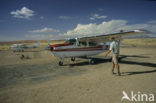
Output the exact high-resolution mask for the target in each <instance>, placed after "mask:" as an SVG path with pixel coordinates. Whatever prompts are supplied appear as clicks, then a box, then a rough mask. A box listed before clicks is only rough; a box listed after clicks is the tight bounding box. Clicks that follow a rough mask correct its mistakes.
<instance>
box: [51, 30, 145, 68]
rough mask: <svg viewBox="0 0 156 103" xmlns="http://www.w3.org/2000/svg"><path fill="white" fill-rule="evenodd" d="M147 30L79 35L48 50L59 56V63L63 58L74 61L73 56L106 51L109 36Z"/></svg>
mask: <svg viewBox="0 0 156 103" xmlns="http://www.w3.org/2000/svg"><path fill="white" fill-rule="evenodd" d="M147 32H148V31H147V30H141V29H140V30H133V31H126V32H124V31H123V30H120V32H119V33H114V34H107V35H97V36H90V37H80V38H73V39H68V40H66V41H65V43H61V44H55V45H50V51H51V53H52V55H54V56H56V57H60V61H59V63H58V64H59V65H60V66H62V65H63V59H64V58H71V60H72V61H75V57H86V58H88V56H92V55H96V54H99V53H102V52H106V51H107V50H109V47H110V42H111V40H110V38H112V37H114V38H119V39H121V38H122V37H124V36H131V35H137V34H144V33H147ZM88 59H89V63H90V64H94V63H95V61H94V59H90V58H88Z"/></svg>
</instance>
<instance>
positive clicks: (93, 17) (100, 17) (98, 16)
mask: <svg viewBox="0 0 156 103" xmlns="http://www.w3.org/2000/svg"><path fill="white" fill-rule="evenodd" d="M104 18H107V16H103V15H101V16H100V15H99V14H94V15H92V16H91V17H90V19H91V20H95V19H104Z"/></svg>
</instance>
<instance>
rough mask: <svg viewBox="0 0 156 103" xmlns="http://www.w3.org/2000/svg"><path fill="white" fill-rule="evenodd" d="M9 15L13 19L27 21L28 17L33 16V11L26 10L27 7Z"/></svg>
mask: <svg viewBox="0 0 156 103" xmlns="http://www.w3.org/2000/svg"><path fill="white" fill-rule="evenodd" d="M10 14H11V15H13V17H15V18H23V19H29V18H30V17H32V16H34V11H33V10H30V9H28V8H27V7H23V8H21V10H16V11H12V12H10Z"/></svg>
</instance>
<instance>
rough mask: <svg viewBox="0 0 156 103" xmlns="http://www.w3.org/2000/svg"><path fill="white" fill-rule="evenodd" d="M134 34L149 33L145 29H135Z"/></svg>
mask: <svg viewBox="0 0 156 103" xmlns="http://www.w3.org/2000/svg"><path fill="white" fill-rule="evenodd" d="M134 32H138V33H150V31H148V30H146V29H136V30H134Z"/></svg>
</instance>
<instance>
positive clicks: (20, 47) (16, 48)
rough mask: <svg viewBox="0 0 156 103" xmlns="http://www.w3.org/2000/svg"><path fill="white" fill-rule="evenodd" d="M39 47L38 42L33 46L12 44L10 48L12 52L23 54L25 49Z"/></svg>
mask: <svg viewBox="0 0 156 103" xmlns="http://www.w3.org/2000/svg"><path fill="white" fill-rule="evenodd" d="M39 46H40V42H38V43H37V44H35V45H28V44H25V43H24V44H13V45H12V46H11V47H10V48H11V49H12V50H13V52H16V51H18V52H24V50H25V49H30V48H38V47H39Z"/></svg>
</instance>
